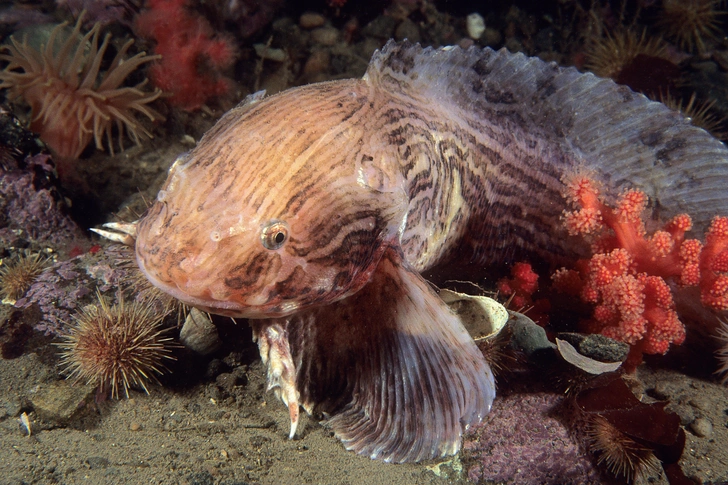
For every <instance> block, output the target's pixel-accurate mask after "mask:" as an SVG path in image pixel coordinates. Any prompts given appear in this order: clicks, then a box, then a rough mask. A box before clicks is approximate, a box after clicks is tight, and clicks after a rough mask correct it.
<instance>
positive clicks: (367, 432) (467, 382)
mask: <svg viewBox="0 0 728 485" xmlns="http://www.w3.org/2000/svg"><path fill="white" fill-rule="evenodd" d="M287 334H288V342H289V345H290V351H291V355H292V359H293V362H295V366H296V374H297V378H296V387H297V390H298V392H299V393H300V402H301V403H302V404H303V406H304V407H305V408H306V409H307V410H308V411H309V412H313V413H324V415H325V416H328V417H329V419H328V420H327V425H328V426H330V427H331V428H332V429H333V431H334V433H335V434H336V436H337V437H338V438H339V439H341V441H342V442H343V443H344V446H345V447H346V448H347V449H349V450H353V451H355V452H357V453H359V454H362V455H366V456H370V457H371V458H375V459H382V460H384V461H389V462H405V461H421V460H427V459H433V458H439V457H443V456H447V455H452V454H454V453H457V451H458V450H459V449H460V442H461V437H462V432H463V428H464V427H467V426H469V425H471V424H475V423H478V422H480V420H481V419H482V418H483V417H484V416H485V415H486V414H487V413H488V412H489V411H490V407H491V403H492V401H493V398H494V397H495V383H494V380H493V374H492V372H491V370H490V367H489V366H488V364H487V363H486V362H485V359H484V358H483V355H482V353H481V352H480V351H479V350H478V348H477V346H476V345H475V343H474V342H473V340H472V338H471V337H470V335H469V334H468V333H467V331H466V330H465V328H464V327H463V325H462V323H461V322H460V320H459V319H458V317H457V316H456V315H455V314H454V313H453V312H452V311H451V310H450V309H449V308H448V306H447V305H446V304H445V303H443V302H442V300H440V298H439V297H438V296H437V295H436V294H435V292H434V291H433V290H432V288H431V287H430V286H429V285H428V283H427V282H426V281H425V280H423V279H422V277H421V276H420V275H419V274H418V273H417V272H415V271H413V270H411V269H410V268H408V267H407V265H406V263H405V262H404V261H403V259H402V255H401V253H400V251H399V250H397V249H389V250H387V253H386V254H385V256H384V257H383V258H382V261H381V262H380V264H379V266H378V268H377V270H376V272H375V274H374V275H373V276H372V279H371V282H370V283H368V284H367V286H365V287H364V288H363V289H362V290H360V291H359V292H357V293H356V294H355V295H353V296H352V297H349V298H347V299H345V300H342V301H340V302H337V303H333V304H331V305H327V306H324V307H321V308H318V309H314V310H310V311H308V312H303V313H302V314H300V315H296V316H294V317H292V318H291V319H290V320H289V321H288V325H287Z"/></svg>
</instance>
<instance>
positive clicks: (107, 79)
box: [0, 18, 162, 159]
mask: <svg viewBox="0 0 728 485" xmlns="http://www.w3.org/2000/svg"><path fill="white" fill-rule="evenodd" d="M99 29H100V26H99V24H96V25H95V26H94V27H93V28H92V29H91V30H90V31H89V32H88V33H86V34H85V35H83V36H81V18H79V19H78V22H76V26H75V27H74V29H73V31H72V32H70V33H69V32H68V31H67V29H66V24H65V23H63V24H60V25H58V26H57V27H55V28H54V29H53V30H52V31H51V32H50V36H49V38H48V41H47V43H46V45H45V46H42V45H41V46H40V48H36V47H34V46H32V45H30V44H29V43H28V40H27V37H26V38H24V39H23V41H22V42H19V41H18V40H16V39H15V38H13V37H12V36H11V37H10V44H7V45H4V46H2V47H0V52H3V53H1V54H0V60H2V61H6V62H7V63H8V65H7V66H6V67H5V69H4V70H2V71H0V81H2V82H1V83H0V88H6V89H8V97H9V98H10V99H17V98H22V99H24V100H25V102H26V103H28V104H29V105H30V108H31V116H32V120H31V125H30V129H31V130H33V131H35V132H37V133H40V137H41V139H42V140H43V141H44V142H46V143H47V144H48V146H50V147H51V148H52V149H53V150H54V151H55V153H56V155H58V156H60V157H61V158H64V159H75V158H78V156H79V155H80V154H81V152H82V151H83V149H84V148H85V147H86V145H88V144H89V142H90V141H91V140H92V139H94V140H95V141H96V148H98V149H103V138H104V137H106V139H107V144H108V147H109V151H110V152H111V153H112V154H113V146H112V127H113V126H114V125H116V127H117V131H118V135H119V144H120V145H121V137H122V135H123V133H124V128H126V132H127V133H128V135H129V137H131V138H132V139H133V140H134V142H136V144H137V145H138V144H140V135H144V136H147V137H149V138H151V137H152V135H151V133H149V131H148V130H147V129H146V128H144V126H142V125H141V124H140V123H139V122H138V121H137V120H136V118H135V116H134V112H139V113H142V114H143V115H145V116H146V117H147V118H149V119H150V120H152V121H154V120H155V119H160V118H162V115H160V114H159V113H158V112H156V111H155V110H153V109H152V108H150V107H149V106H148V104H149V103H151V102H152V101H154V100H155V99H157V98H158V97H159V96H160V94H161V92H160V91H159V90H156V91H155V92H153V93H148V92H144V91H142V90H141V89H140V88H141V87H142V86H143V85H144V82H142V83H139V84H137V85H136V86H134V87H123V86H122V83H123V82H124V80H125V79H126V78H127V77H128V76H129V74H131V73H132V72H133V71H134V70H136V68H138V67H139V66H140V65H142V64H144V63H147V62H150V61H153V60H155V59H158V58H159V56H147V55H146V54H145V53H144V52H141V53H139V54H136V55H135V56H132V57H130V58H129V59H125V55H126V52H127V50H129V47H131V45H132V43H133V42H134V41H133V40H129V41H128V42H126V43H125V44H124V45H123V46H122V47H121V48H120V49H119V51H118V53H117V54H116V57H114V59H113V60H112V61H111V64H110V66H109V68H108V69H107V70H106V71H105V72H104V73H103V74H102V75H101V77H100V79H98V78H99V74H100V73H101V65H102V61H103V58H104V54H105V53H106V49H107V47H108V45H109V35H107V36H106V37H105V38H104V40H103V42H102V44H101V46H100V47H99V45H98V41H99Z"/></svg>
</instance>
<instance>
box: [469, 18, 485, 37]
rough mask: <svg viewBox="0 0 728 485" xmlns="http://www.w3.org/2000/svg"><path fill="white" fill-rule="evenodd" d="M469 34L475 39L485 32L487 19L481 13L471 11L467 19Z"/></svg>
mask: <svg viewBox="0 0 728 485" xmlns="http://www.w3.org/2000/svg"><path fill="white" fill-rule="evenodd" d="M465 22H466V25H467V30H468V35H469V36H470V38H471V39H473V40H478V39H480V37H482V35H483V33H484V32H485V19H484V18H483V16H482V15H480V14H479V13H471V14H470V15H468V16H467V18H466V19H465Z"/></svg>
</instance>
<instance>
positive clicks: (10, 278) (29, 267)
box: [0, 253, 49, 305]
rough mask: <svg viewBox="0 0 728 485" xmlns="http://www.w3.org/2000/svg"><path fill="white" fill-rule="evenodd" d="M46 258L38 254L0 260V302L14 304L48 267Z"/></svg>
mask: <svg viewBox="0 0 728 485" xmlns="http://www.w3.org/2000/svg"><path fill="white" fill-rule="evenodd" d="M48 261H49V260H48V258H46V257H43V256H41V255H40V254H38V253H34V254H30V255H21V256H20V257H18V258H16V259H9V260H5V261H2V260H0V264H1V266H0V300H2V302H3V303H8V304H11V305H12V304H15V301H16V300H17V299H18V298H20V297H21V296H23V295H24V294H25V292H26V291H28V289H29V288H30V285H31V284H32V283H33V281H34V280H35V279H36V278H37V277H38V275H39V274H41V273H42V272H43V270H44V269H45V268H46V267H47V266H48Z"/></svg>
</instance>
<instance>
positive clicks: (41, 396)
mask: <svg viewBox="0 0 728 485" xmlns="http://www.w3.org/2000/svg"><path fill="white" fill-rule="evenodd" d="M95 393H96V387H95V386H89V385H72V384H71V383H70V382H68V381H57V382H53V383H51V384H49V385H47V386H44V387H41V388H40V389H39V390H38V391H37V392H35V393H33V394H31V395H30V397H29V399H30V402H31V404H32V405H33V409H34V410H35V412H36V414H37V415H38V417H40V418H41V419H44V420H46V421H51V422H53V423H56V424H59V425H66V424H68V423H69V422H70V421H71V420H72V419H74V418H75V417H77V416H78V415H79V414H82V413H83V412H85V411H87V410H88V409H89V404H90V403H92V402H93V398H94V394H95Z"/></svg>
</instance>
